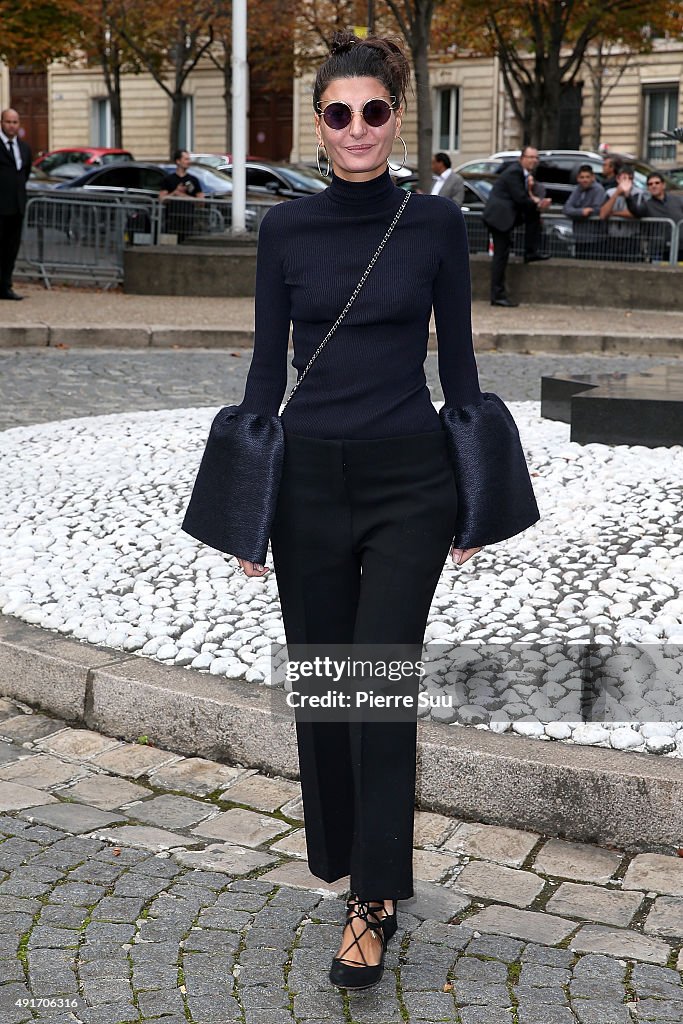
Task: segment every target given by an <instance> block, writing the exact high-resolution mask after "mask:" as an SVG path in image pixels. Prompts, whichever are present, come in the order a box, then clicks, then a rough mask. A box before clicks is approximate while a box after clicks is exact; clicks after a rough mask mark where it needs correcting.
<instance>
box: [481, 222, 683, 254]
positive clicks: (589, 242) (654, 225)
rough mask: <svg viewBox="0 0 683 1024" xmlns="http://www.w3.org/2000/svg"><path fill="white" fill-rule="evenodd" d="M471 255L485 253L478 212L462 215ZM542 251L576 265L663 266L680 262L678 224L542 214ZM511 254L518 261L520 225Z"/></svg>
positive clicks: (682, 248) (682, 239)
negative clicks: (600, 262) (583, 262)
mask: <svg viewBox="0 0 683 1024" xmlns="http://www.w3.org/2000/svg"><path fill="white" fill-rule="evenodd" d="M465 224H466V226H467V237H468V239H469V245H470V252H473V253H475V252H488V251H489V244H490V239H489V232H488V229H487V227H486V225H485V224H484V221H483V219H482V214H481V212H480V211H476V212H474V211H469V212H465ZM541 226H542V234H541V252H544V253H547V254H548V255H550V256H556V257H562V258H564V259H576V260H604V261H606V262H610V263H668V264H670V265H671V266H674V267H675V266H676V265H677V263H678V262H679V260H681V261H683V223H679V224H676V223H675V222H674V221H672V220H668V219H666V218H659V217H643V218H642V219H641V220H630V219H624V218H616V217H612V218H610V219H607V220H600V218H599V217H589V218H587V219H586V220H582V221H578V222H572V221H570V220H569V218H567V217H565V216H563V215H560V214H546V213H544V214H543V216H542V220H541ZM511 251H512V253H513V254H515V255H517V256H523V255H524V251H525V245H524V225H518V226H517V227H516V228H515V229H514V230H513V232H512V249H511Z"/></svg>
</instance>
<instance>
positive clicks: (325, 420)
mask: <svg viewBox="0 0 683 1024" xmlns="http://www.w3.org/2000/svg"><path fill="white" fill-rule="evenodd" d="M409 75H410V72H409V65H408V62H407V60H406V58H405V56H404V54H403V53H402V51H401V50H400V49H399V48H398V47H397V46H396V45H395V44H394V43H392V42H391V41H389V40H386V39H382V38H368V39H365V40H361V39H358V38H356V37H354V36H352V35H351V34H349V33H339V34H337V36H336V37H335V39H334V42H333V45H332V48H331V52H330V55H329V57H328V58H327V59H326V60H325V62H324V63H323V64H322V66H321V67H320V68H319V70H318V73H317V77H316V82H315V88H314V94H313V105H314V111H315V131H316V134H317V138H318V152H319V155H320V154H322V157H323V159H324V158H325V157H327V159H328V160H329V163H330V165H331V169H332V172H333V174H332V184H331V185H330V187H329V188H328V189H327V190H325V191H324V192H321V193H318V194H316V195H314V196H311V197H308V198H305V199H299V200H297V201H295V202H289V203H281V204H279V205H278V206H275V207H274V208H273V209H272V210H271V211H269V213H268V215H267V216H266V218H265V219H264V221H263V224H262V226H261V229H260V236H259V248H258V265H257V279H256V308H255V341H254V354H253V359H252V363H251V367H250V370H249V375H248V378H247V383H246V389H245V395H244V400H243V402H242V404H241V405H240V406H237V407H234V408H231V409H228V410H222V416H221V414H219V417H217V420H216V421H215V423H214V428H212V429H214V430H216V431H218V432H219V433H220V435H221V437H222V438H223V439H226V438H227V449H228V450H229V453H230V469H229V471H228V472H227V474H226V469H225V465H223V466H221V464H220V462H219V461H216V460H213V459H212V456H211V455H210V454H209V452H208V446H207V452H206V453H205V457H204V461H203V462H202V467H201V470H200V474H199V477H198V480H197V484H196V485H195V491H194V493H193V498H192V501H191V503H190V507H189V509H188V513H187V516H186V520H185V523H184V524H183V527H184V528H185V529H186V530H187V531H188V532H190V533H192V534H193V535H194V536H198V537H199V538H200V539H202V540H207V542H208V543H212V542H213V544H214V546H216V547H220V548H221V549H222V550H224V551H229V552H231V553H232V554H235V555H237V556H239V562H240V565H241V566H242V569H243V571H244V572H245V574H246V575H247V576H263V575H264V574H265V573H266V572H267V571H268V570H267V569H266V568H265V566H264V565H263V564H262V563H263V562H264V561H265V548H266V544H267V541H268V537H269V536H270V537H271V539H272V550H273V561H274V567H275V573H276V578H277V585H278V591H279V596H280V601H281V605H282V614H283V619H284V625H285V632H286V636H287V644H288V647H291V646H292V645H315V644H319V645H331V644H373V645H375V644H383V645H384V644H387V645H417V647H418V648H419V647H420V645H421V644H422V642H423V639H424V631H425V627H426V623H427V616H428V612H429V608H430V604H431V600H432V597H433V594H434V590H435V587H436V584H437V582H438V579H439V576H440V573H441V570H442V568H443V565H444V561H445V559H446V557H447V555H448V552H449V549H452V555H453V559H454V561H455V563H456V564H458V565H462V564H463V563H464V562H466V561H467V560H468V559H469V558H471V556H472V555H473V554H474V553H475V552H477V551H479V550H480V548H481V546H482V545H484V544H488V543H493V542H495V541H497V540H502V539H504V538H506V537H510V536H512V535H514V534H516V533H518V532H520V531H521V530H523V529H526V528H527V527H528V526H530V525H531V524H532V523H533V522H535V521H536V519H538V510H537V508H536V503H535V501H534V497H533V492H532V490H531V484H530V481H529V475H528V472H527V469H526V464H525V462H524V456H523V453H522V450H521V446H520V443H519V436H518V434H517V430H516V427H515V424H514V421H513V420H512V417H511V416H510V414H509V412H508V411H507V409H506V408H505V406H504V405H503V403H502V402H501V401H500V399H498V398H497V397H496V396H495V395H492V394H482V393H481V391H480V389H479V381H478V377H477V369H476V363H475V359H474V352H473V346H472V333H471V324H470V305H471V295H470V280H469V257H468V249H467V236H466V232H465V225H464V221H463V217H462V214H461V212H460V210H459V208H458V207H457V206H456V204H455V203H453V202H451V201H449V200H447V199H440V198H438V197H431V196H422V195H413V196H411V197H409V198H410V202H408V199H407V197H406V193H405V192H404V191H403V190H401V189H399V188H397V187H396V186H395V185H394V184H393V183H392V180H391V178H390V176H389V172H388V168H387V165H388V161H389V158H390V155H391V151H392V148H393V147H394V145H395V142H396V140H397V139H399V140H400V141H401V142H402V141H403V140H402V139H400V129H401V118H402V114H403V106H404V102H405V92H406V89H407V86H408V83H409ZM404 145H405V144H404ZM390 227H392V232H393V233H391V237H389V238H386V235H387V234H388V233H389V228H390ZM378 247H379V250H380V251H379V255H375V257H374V261H373V254H377V252H378ZM369 260H370V264H368V261H369ZM365 270H368V273H367V274H366V275H363V272H364V271H365ZM362 276H363V280H364V283H363V284H362V291H360V292H358V289H357V288H356V287H355V286H357V285H358V282H359V280H360V279H361V277H362ZM354 289H355V292H356V295H357V299H356V301H354V303H353V305H352V306H349V303H348V300H349V296H350V295H351V294H352V293H354ZM345 308H346V314H345V316H344V318H343V322H340V323H339V325H338V328H337V330H336V333H335V336H334V338H333V339H331V340H330V342H329V345H326V346H325V348H324V351H320V352H319V355H318V358H315V361H314V364H311V365H310V367H309V368H310V374H309V373H308V372H307V370H306V368H307V367H308V366H309V363H310V361H311V357H313V356H314V353H315V352H316V349H318V347H319V345H320V342H321V339H322V337H323V336H324V335H325V334H326V332H327V331H328V329H329V327H330V325H331V324H333V323H334V322H335V321H337V318H338V317H339V314H340V312H341V311H342V310H344V309H345ZM432 309H433V310H434V315H435V319H436V329H437V335H438V345H439V375H440V380H441V384H442V387H443V392H444V396H445V406H444V409H443V410H442V412H441V414H437V412H436V411H435V409H434V406H433V404H432V401H431V396H430V393H429V390H428V388H427V384H426V379H425V375H424V369H423V364H424V361H425V358H426V354H427V342H428V336H429V323H430V316H431V313H432ZM290 323H291V324H293V343H294V359H293V364H294V366H295V367H296V369H297V371H298V373H299V377H300V379H301V377H302V374H305V379H303V380H301V387H300V388H299V389H298V390H297V391H296V393H295V394H294V395H293V397H292V401H291V404H288V405H287V407H286V409H285V410H284V412H283V414H282V419H281V421H280V420H279V419H278V418H277V414H278V410H279V408H280V404H281V402H282V399H283V396H284V392H285V386H286V378H287V346H288V337H289V331H290ZM219 419H220V422H219ZM282 431H283V432H284V434H283V438H282V440H283V441H284V445H283V446H282V445H281V440H280V437H281V433H282ZM282 447H283V448H284V461H283V462H282V461H281V454H282V451H281V448H282ZM226 480H227V483H226ZM276 498H277V505H276V507H275V499H276ZM212 502H213V505H212ZM202 503H203V504H202ZM236 505H237V506H238V508H239V516H238V517H236V518H235V519H234V521H232V520H231V522H232V526H231V528H230V529H228V531H227V534H226V527H225V515H223V517H222V518H221V515H220V513H221V512H222V511H225V510H227V511H226V515H227V516H228V518H229V517H230V515H231V512H230V509H234V508H235V506H236ZM207 508H208V512H207V511H206V510H207ZM202 509H203V511H202ZM273 513H274V516H273ZM202 515H203V516H204V519H203V520H202ZM207 516H208V519H207ZM219 519H220V524H218V520H219ZM212 529H213V534H212V532H211V531H212ZM216 530H222V535H221V537H220V539H219V540H216V539H215V538H216ZM290 656H291V655H290ZM297 739H298V747H299V761H300V774H301V786H302V792H303V801H304V816H305V825H306V839H307V847H308V861H309V866H310V869H311V871H312V872H313V874H315V875H317V876H318V877H320V878H322V879H324V880H326V881H328V882H331V881H335V880H337V879H339V878H343V877H344V876H345V875H347V874H350V876H351V893H352V895H351V898H350V899H349V901H348V904H347V920H346V925H345V928H344V932H343V935H342V938H341V944H340V947H339V950H338V951H337V955H336V956H335V957H334V959H333V962H332V967H331V970H330V979H331V981H332V982H333V983H334V984H336V985H340V986H345V987H347V988H365V987H367V986H369V985H372V984H374V983H376V982H377V981H379V979H380V978H381V976H382V970H383V962H384V953H385V950H386V944H387V942H388V940H389V939H390V938H391V936H392V935H393V934H394V932H395V931H396V927H397V925H396V901H397V900H399V899H408V898H409V897H411V896H412V895H413V878H412V839H413V808H414V800H415V741H416V720H415V718H413V720H412V721H408V722H406V721H402V722H397V721H392V722H377V721H372V722H370V721H365V722H349V721H343V720H339V721H336V720H335V721H327V722H311V721H297Z"/></svg>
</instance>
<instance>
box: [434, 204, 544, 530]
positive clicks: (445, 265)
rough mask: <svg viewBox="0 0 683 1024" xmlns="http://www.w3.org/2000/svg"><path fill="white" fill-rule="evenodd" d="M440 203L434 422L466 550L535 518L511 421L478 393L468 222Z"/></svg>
mask: <svg viewBox="0 0 683 1024" xmlns="http://www.w3.org/2000/svg"><path fill="white" fill-rule="evenodd" d="M437 200H438V197H436V198H435V199H434V200H433V202H436V201H437ZM438 201H439V202H440V203H441V204H447V205H446V209H445V210H441V211H440V213H441V215H442V217H444V218H447V219H448V225H447V228H445V226H442V230H441V231H440V232H439V238H440V240H441V246H440V262H439V269H438V271H437V275H436V278H435V282H434V300H433V301H434V319H435V323H436V332H437V339H438V351H439V378H440V381H441V386H442V388H443V393H444V399H445V401H444V405H443V407H442V408H441V410H440V412H439V417H440V420H441V425H442V427H443V429H444V431H445V433H446V438H447V442H448V450H449V453H450V458H451V463H452V466H453V472H454V475H455V482H456V488H457V493H458V508H457V514H456V523H455V532H454V537H453V546H454V547H456V548H463V549H465V548H474V547H483V546H484V545H485V544H494V543H496V542H497V541H501V540H507V538H509V537H514V536H515V535H516V534H518V533H521V532H522V531H523V530H526V529H528V528H529V527H530V526H533V524H534V523H535V522H537V521H538V519H539V518H540V515H539V511H538V506H537V504H536V498H535V496H534V492H533V488H532V486H531V478H530V476H529V470H528V468H527V464H526V459H525V457H524V451H523V449H522V444H521V441H520V437H519V431H518V430H517V425H516V423H515V421H514V419H513V417H512V414H511V413H510V410H509V409H508V408H507V406H506V405H505V403H504V402H503V401H502V400H501V399H500V398H499V397H498V395H495V394H493V393H491V392H483V393H482V391H481V390H480V387H479V376H478V372H477V364H476V360H475V356H474V345H473V342H472V322H471V306H472V295H471V285H470V267H469V251H468V245H467V231H466V228H465V221H464V218H463V215H462V212H461V211H460V209H458V207H457V206H455V204H453V203H447V201H446V200H438ZM444 228H445V230H444Z"/></svg>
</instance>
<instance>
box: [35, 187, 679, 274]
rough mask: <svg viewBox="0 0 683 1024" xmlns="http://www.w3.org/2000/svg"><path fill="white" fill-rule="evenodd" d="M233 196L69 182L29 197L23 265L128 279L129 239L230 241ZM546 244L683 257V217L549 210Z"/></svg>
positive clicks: (483, 240)
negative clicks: (166, 196) (112, 191)
mask: <svg viewBox="0 0 683 1024" xmlns="http://www.w3.org/2000/svg"><path fill="white" fill-rule="evenodd" d="M273 205H274V202H273V201H272V200H268V199H264V200H263V201H262V202H260V201H259V202H250V203H249V204H248V205H247V224H246V226H247V230H248V231H249V232H250V233H253V234H254V235H256V234H257V233H258V230H259V227H260V225H261V221H262V220H263V217H264V216H265V214H266V213H267V211H268V210H269V209H270V207H271V206H273ZM464 216H465V223H466V226H467V235H468V239H469V245H470V251H471V252H472V253H481V252H489V251H490V250H489V245H490V239H489V232H488V229H487V227H486V225H485V224H484V221H483V219H482V214H481V211H476V212H475V211H464ZM231 224H232V202H231V200H230V199H215V198H213V197H211V196H207V197H206V198H204V199H201V200H197V199H172V200H166V201H165V202H160V201H159V200H158V199H157V197H156V196H150V195H149V194H148V193H140V194H138V193H135V192H134V191H132V190H131V191H127V192H122V193H121V194H120V195H107V196H103V195H102V193H101V192H100V191H99V190H98V191H95V190H93V191H92V192H88V191H87V190H85V189H79V190H78V191H76V190H74V191H73V192H67V191H66V190H63V191H61V190H60V192H59V194H56V193H54V192H49V193H42V194H39V195H33V196H31V197H30V198H29V201H28V203H27V207H26V217H25V220H24V232H23V240H22V246H21V250H20V252H19V259H18V261H17V271H18V273H19V274H20V275H21V276H24V277H26V276H29V277H37V278H39V279H40V280H42V281H43V282H44V284H45V285H46V286H47V287H49V286H50V281H51V279H53V278H57V279H60V280H69V281H70V280H73V281H90V282H93V283H96V284H102V285H105V286H111V285H113V284H116V283H118V282H120V281H122V280H123V253H124V249H125V247H126V245H129V244H132V245H160V244H164V243H167V242H178V243H184V244H192V243H193V242H195V243H197V244H207V243H209V244H211V243H217V242H219V241H220V240H221V239H223V240H224V241H225V242H226V243H229V242H230V240H231V239H232V237H233V236H232V235H231V233H230V230H231ZM541 250H542V251H543V252H546V253H548V254H549V255H550V256H556V257H564V258H565V259H577V260H606V261H610V262H627V263H668V264H670V265H672V266H676V264H677V263H678V261H679V259H680V260H682V261H683V223H679V224H675V223H674V222H673V221H672V220H666V219H659V218H650V217H648V218H643V219H642V220H624V219H617V218H612V219H610V220H607V221H601V220H599V218H597V217H595V218H593V217H591V218H589V219H588V220H585V221H580V222H578V223H573V222H571V221H570V220H569V219H568V218H567V217H564V216H561V215H557V214H543V217H542V236H541ZM512 252H513V253H514V254H516V255H519V256H522V255H523V254H524V226H523V225H520V226H519V227H516V228H515V229H514V231H513V234H512Z"/></svg>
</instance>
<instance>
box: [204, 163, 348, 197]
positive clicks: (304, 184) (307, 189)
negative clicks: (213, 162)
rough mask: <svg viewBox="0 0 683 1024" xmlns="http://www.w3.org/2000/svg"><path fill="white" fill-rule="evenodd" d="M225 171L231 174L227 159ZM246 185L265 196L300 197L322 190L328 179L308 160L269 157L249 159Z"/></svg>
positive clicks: (223, 169)
mask: <svg viewBox="0 0 683 1024" xmlns="http://www.w3.org/2000/svg"><path fill="white" fill-rule="evenodd" d="M220 169H221V170H222V171H224V173H225V174H230V175H232V164H230V163H227V162H226V163H225V164H224V165H223V166H222V167H221V168H220ZM246 174H247V188H248V189H249V191H250V192H253V193H254V194H258V195H262V196H274V197H276V198H277V199H299V198H301V197H302V196H310V195H314V194H315V193H316V192H322V191H323V190H324V189H326V188H327V186H328V185H329V181H328V180H327V179H326V178H324V177H323V176H322V175H321V174H318V171H317V170H313V168H311V167H307V166H306V164H276V163H270V162H269V161H267V160H247V163H246Z"/></svg>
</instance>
